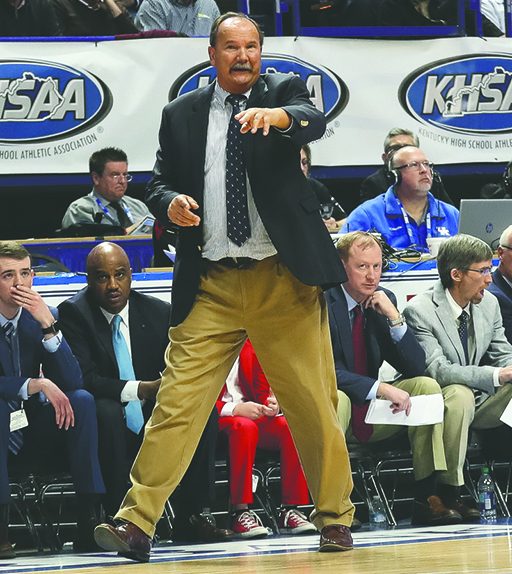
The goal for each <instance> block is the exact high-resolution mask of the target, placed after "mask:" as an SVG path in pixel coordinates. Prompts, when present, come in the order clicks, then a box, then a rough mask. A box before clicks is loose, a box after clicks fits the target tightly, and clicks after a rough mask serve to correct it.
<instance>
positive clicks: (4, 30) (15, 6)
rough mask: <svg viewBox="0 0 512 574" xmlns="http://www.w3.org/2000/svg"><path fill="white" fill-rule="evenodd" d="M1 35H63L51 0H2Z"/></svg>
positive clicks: (0, 8)
mask: <svg viewBox="0 0 512 574" xmlns="http://www.w3.org/2000/svg"><path fill="white" fill-rule="evenodd" d="M0 36H62V30H61V29H60V26H59V23H58V21H57V18H56V16H55V12H54V10H53V6H52V3H51V0H0Z"/></svg>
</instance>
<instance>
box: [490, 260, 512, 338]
mask: <svg viewBox="0 0 512 574" xmlns="http://www.w3.org/2000/svg"><path fill="white" fill-rule="evenodd" d="M489 291H490V292H491V293H492V294H493V295H495V296H496V298H497V299H498V303H499V305H500V310H501V316H502V317H503V327H505V336H506V337H507V339H508V340H509V342H510V343H512V287H511V286H510V285H509V284H508V283H507V282H506V281H505V278H504V277H503V275H502V273H501V271H500V269H499V267H498V269H496V271H495V272H494V273H493V274H492V283H491V284H490V285H489Z"/></svg>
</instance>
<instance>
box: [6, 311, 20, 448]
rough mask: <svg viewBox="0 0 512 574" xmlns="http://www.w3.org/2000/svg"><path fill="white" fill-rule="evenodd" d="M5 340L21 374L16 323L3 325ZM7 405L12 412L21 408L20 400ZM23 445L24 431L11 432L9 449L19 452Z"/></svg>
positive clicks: (17, 373) (16, 370)
mask: <svg viewBox="0 0 512 574" xmlns="http://www.w3.org/2000/svg"><path fill="white" fill-rule="evenodd" d="M3 329H4V334H5V340H6V341H7V344H8V345H9V349H10V351H11V362H12V370H13V373H14V374H15V375H17V376H19V375H21V368H20V349H19V344H18V336H17V334H16V333H15V330H14V324H13V323H11V322H10V321H8V322H7V323H5V325H4V326H3ZM7 406H8V407H9V410H10V411H11V412H14V411H16V410H18V409H19V408H20V402H19V401H14V400H12V401H7ZM22 446H23V432H22V431H21V430H17V431H13V432H11V433H10V434H9V450H10V451H11V452H12V453H13V454H18V453H19V452H20V450H21V447H22Z"/></svg>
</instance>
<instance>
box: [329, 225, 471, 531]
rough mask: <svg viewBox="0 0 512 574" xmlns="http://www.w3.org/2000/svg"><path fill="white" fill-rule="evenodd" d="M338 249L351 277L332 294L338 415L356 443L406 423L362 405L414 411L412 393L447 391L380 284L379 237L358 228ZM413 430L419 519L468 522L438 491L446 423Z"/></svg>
mask: <svg viewBox="0 0 512 574" xmlns="http://www.w3.org/2000/svg"><path fill="white" fill-rule="evenodd" d="M336 247H337V249H338V253H339V254H340V258H341V260H342V261H343V263H344V265H345V271H346V273H347V277H348V279H347V281H346V282H345V283H343V284H342V285H339V286H337V287H333V288H331V289H329V290H328V291H326V294H325V296H326V299H327V305H328V309H329V322H330V327H331V337H332V345H333V351H334V364H335V369H336V378H337V382H338V389H339V394H340V397H339V403H338V416H339V418H340V422H341V426H342V428H343V429H344V430H345V432H346V436H347V441H348V442H349V443H350V442H356V443H357V442H377V441H380V440H383V439H387V438H389V437H392V436H394V435H396V434H397V433H398V432H400V430H403V429H404V427H403V426H402V427H401V426H395V425H371V426H370V425H368V424H366V423H365V422H364V415H365V414H366V410H367V409H366V408H362V405H365V404H366V405H368V401H370V400H371V399H374V398H382V399H387V400H389V401H391V408H392V410H393V413H398V412H401V411H405V412H406V413H407V414H409V412H410V409H411V400H410V396H415V395H429V394H436V393H437V394H440V393H441V389H440V387H439V385H438V384H437V382H436V381H435V380H433V379H431V378H428V377H425V376H424V374H425V353H424V351H423V349H422V348H421V346H420V344H419V343H418V341H417V340H416V337H415V336H414V334H413V332H412V331H411V330H410V329H409V328H408V327H407V324H406V323H405V321H404V318H403V317H402V315H401V313H400V312H399V311H398V309H397V307H396V298H395V296H394V295H393V293H392V292H391V291H388V290H387V289H383V288H379V286H378V285H379V281H380V277H381V272H382V250H381V246H380V244H379V243H378V241H377V240H376V239H375V238H374V237H373V236H372V235H371V234H370V233H366V232H361V231H355V232H352V233H348V234H346V235H343V236H342V237H341V238H340V239H339V240H338V243H337V244H336ZM358 308H359V309H358ZM357 312H362V314H363V326H362V339H363V343H364V349H363V350H359V351H358V349H357V345H358V343H357V339H354V341H353V335H354V332H355V330H356V314H357ZM361 354H363V358H362V360H363V366H361V357H360V356H358V355H361ZM364 355H366V356H364ZM383 361H387V362H388V363H389V364H390V365H391V366H392V367H394V368H395V369H396V371H398V373H399V378H397V379H395V380H394V381H393V382H392V383H386V382H383V381H382V380H381V379H380V377H379V368H380V367H381V365H382V363H383ZM359 405H361V406H359ZM407 428H408V435H409V441H410V443H411V449H412V454H413V467H414V477H415V500H414V505H413V514H412V523H413V524H417V525H438V524H453V523H456V522H461V521H462V517H461V515H460V514H459V513H458V512H456V511H455V510H453V509H450V508H447V507H446V506H445V505H444V504H443V503H442V501H441V499H440V498H439V496H438V495H437V478H438V477H437V475H438V473H439V471H445V470H446V459H445V445H444V438H443V424H442V423H439V424H435V425H424V426H410V427H407Z"/></svg>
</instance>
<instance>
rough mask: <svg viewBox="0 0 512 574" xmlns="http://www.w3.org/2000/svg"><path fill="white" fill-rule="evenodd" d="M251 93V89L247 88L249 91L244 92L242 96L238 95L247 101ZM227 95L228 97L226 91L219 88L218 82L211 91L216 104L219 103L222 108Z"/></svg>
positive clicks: (228, 93)
mask: <svg viewBox="0 0 512 574" xmlns="http://www.w3.org/2000/svg"><path fill="white" fill-rule="evenodd" d="M251 92H252V88H249V90H248V91H247V92H244V93H243V94H240V95H241V96H245V97H246V98H247V99H249V96H250V95H251ZM229 95H230V92H226V90H225V89H224V88H221V87H220V85H219V82H215V89H214V91H213V96H214V98H215V99H216V100H217V102H218V103H220V104H221V105H222V106H224V105H225V102H226V98H227V97H228V96H229Z"/></svg>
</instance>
